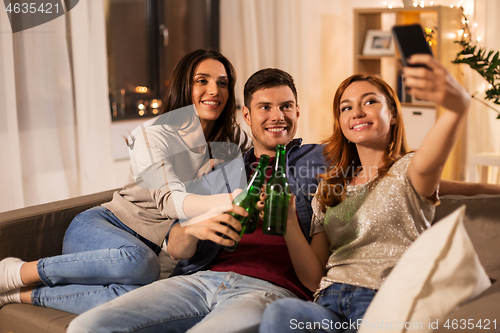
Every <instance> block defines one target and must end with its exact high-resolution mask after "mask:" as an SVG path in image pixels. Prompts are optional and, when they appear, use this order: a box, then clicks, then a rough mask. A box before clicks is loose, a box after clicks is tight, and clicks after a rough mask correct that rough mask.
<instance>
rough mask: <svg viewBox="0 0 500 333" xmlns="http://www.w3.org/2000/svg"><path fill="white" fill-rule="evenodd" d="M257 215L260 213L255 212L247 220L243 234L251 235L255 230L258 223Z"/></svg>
mask: <svg viewBox="0 0 500 333" xmlns="http://www.w3.org/2000/svg"><path fill="white" fill-rule="evenodd" d="M259 213H260V211H258V210H255V212H253V214H252V216H250V218H249V219H248V222H247V227H246V228H245V234H251V233H252V232H254V231H255V230H257V223H259Z"/></svg>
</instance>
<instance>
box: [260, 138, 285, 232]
mask: <svg viewBox="0 0 500 333" xmlns="http://www.w3.org/2000/svg"><path fill="white" fill-rule="evenodd" d="M285 154H286V150H285V146H284V145H277V146H276V162H275V163H274V171H273V175H272V176H271V179H270V180H269V182H268V184H267V186H266V202H265V207H264V225H263V226H262V232H263V233H264V234H266V235H281V236H283V235H285V234H286V219H287V213H288V200H289V197H290V188H289V186H288V179H287V178H286V155H285Z"/></svg>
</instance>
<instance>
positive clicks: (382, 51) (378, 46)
mask: <svg viewBox="0 0 500 333" xmlns="http://www.w3.org/2000/svg"><path fill="white" fill-rule="evenodd" d="M394 54H395V48H394V36H393V35H392V32H390V31H383V30H368V31H367V33H366V38H365V44H364V47H363V55H375V56H392V55H394Z"/></svg>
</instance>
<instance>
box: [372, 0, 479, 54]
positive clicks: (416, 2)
mask: <svg viewBox="0 0 500 333" xmlns="http://www.w3.org/2000/svg"><path fill="white" fill-rule="evenodd" d="M382 4H383V5H384V6H385V7H387V8H389V9H392V8H393V4H392V3H389V2H388V1H383V2H382ZM463 4H464V2H463V1H460V2H459V3H458V4H456V5H450V8H461V9H462V11H463ZM429 5H430V6H434V1H429ZM425 6H426V1H424V0H413V7H415V8H416V7H421V8H424V7H425ZM464 17H465V14H464ZM469 23H470V22H469V19H467V18H466V19H464V20H462V24H463V25H464V26H466V27H467V30H470V28H469ZM477 26H478V24H477V23H474V24H473V27H474V30H476V29H477ZM431 31H432V30H431ZM472 35H473V34H472V33H471V32H470V31H469V33H467V32H464V29H462V30H460V31H459V32H458V34H457V37H458V38H472ZM475 40H476V41H477V42H480V41H481V40H482V37H481V36H478V37H477V38H476V39H475ZM429 44H430V45H435V44H436V41H435V40H429Z"/></svg>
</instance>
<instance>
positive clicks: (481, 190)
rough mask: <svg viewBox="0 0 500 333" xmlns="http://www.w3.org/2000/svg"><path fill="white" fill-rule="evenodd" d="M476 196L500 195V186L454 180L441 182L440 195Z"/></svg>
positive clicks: (442, 180)
mask: <svg viewBox="0 0 500 333" xmlns="http://www.w3.org/2000/svg"><path fill="white" fill-rule="evenodd" d="M449 194H459V195H476V194H500V185H494V184H485V183H467V182H459V181H454V180H444V179H441V181H440V182H439V195H441V196H442V195H449Z"/></svg>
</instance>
